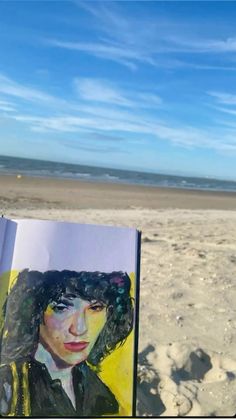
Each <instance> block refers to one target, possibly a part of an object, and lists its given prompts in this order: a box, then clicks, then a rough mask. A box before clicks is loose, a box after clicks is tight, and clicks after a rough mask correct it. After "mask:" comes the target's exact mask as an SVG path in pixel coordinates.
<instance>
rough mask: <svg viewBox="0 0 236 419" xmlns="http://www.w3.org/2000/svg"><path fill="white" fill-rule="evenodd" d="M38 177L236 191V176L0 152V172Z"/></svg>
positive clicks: (2, 173)
mask: <svg viewBox="0 0 236 419" xmlns="http://www.w3.org/2000/svg"><path fill="white" fill-rule="evenodd" d="M18 174H19V175H21V176H24V177H37V178H42V179H55V180H56V179H60V180H75V179H78V180H80V181H87V182H90V183H91V182H92V183H97V184H102V183H107V184H111V185H115V184H117V185H131V186H144V187H148V188H159V189H166V188H168V189H174V190H186V191H187V190H189V191H195V190H196V191H207V192H208V191H214V192H218V191H219V192H234V193H236V180H235V181H234V180H229V179H228V180H223V179H214V178H212V177H195V176H189V175H182V176H181V175H173V174H172V175H171V174H163V173H148V172H142V171H137V170H125V169H115V168H114V169H113V168H105V167H96V166H87V165H81V164H70V163H62V162H50V161H44V160H33V159H23V158H19V157H18V158H17V157H9V156H0V176H1V175H3V176H10V175H12V176H17V175H18Z"/></svg>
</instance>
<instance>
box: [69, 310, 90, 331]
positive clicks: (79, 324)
mask: <svg viewBox="0 0 236 419" xmlns="http://www.w3.org/2000/svg"><path fill="white" fill-rule="evenodd" d="M69 332H70V333H71V334H72V335H74V336H80V335H83V334H84V333H85V332H87V325H86V319H85V314H84V313H79V314H75V315H74V316H73V318H72V322H71V325H70V328H69Z"/></svg>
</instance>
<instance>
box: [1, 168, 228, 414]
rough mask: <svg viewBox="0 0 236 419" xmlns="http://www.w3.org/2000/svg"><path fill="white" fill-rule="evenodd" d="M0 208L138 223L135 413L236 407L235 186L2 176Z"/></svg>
mask: <svg viewBox="0 0 236 419" xmlns="http://www.w3.org/2000/svg"><path fill="white" fill-rule="evenodd" d="M0 210H1V213H2V214H4V215H5V216H6V217H12V218H39V219H51V220H65V221H74V222H80V223H83V222H85V223H95V224H106V225H111V224H112V225H122V226H129V227H136V228H138V229H139V230H141V231H142V258H141V292H140V329H139V330H140V335H139V366H138V402H137V409H138V412H137V413H138V414H139V415H144V416H155V415H163V416H177V415H180V416H193V415H199V416H206V415H211V416H225V415H229V416H232V415H234V414H235V413H236V308H235V301H236V280H235V276H236V193H235V194H234V193H223V192H205V191H204V192H200V191H184V190H177V189H159V188H152V187H142V186H131V185H115V184H105V183H88V182H80V181H77V180H76V181H73V180H54V179H39V178H26V177H21V178H17V177H16V176H0Z"/></svg>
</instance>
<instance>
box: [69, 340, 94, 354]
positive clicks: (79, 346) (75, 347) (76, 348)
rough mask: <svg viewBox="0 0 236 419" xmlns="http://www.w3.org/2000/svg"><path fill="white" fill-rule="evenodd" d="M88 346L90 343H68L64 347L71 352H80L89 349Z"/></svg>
mask: <svg viewBox="0 0 236 419" xmlns="http://www.w3.org/2000/svg"><path fill="white" fill-rule="evenodd" d="M88 344H89V342H67V343H64V346H65V348H66V349H68V350H69V351H71V352H80V351H83V350H84V349H85V348H87V346H88Z"/></svg>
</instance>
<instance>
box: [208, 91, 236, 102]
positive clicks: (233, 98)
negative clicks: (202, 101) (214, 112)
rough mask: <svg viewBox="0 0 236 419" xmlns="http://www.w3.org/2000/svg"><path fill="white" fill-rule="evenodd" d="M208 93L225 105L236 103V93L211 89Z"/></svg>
mask: <svg viewBox="0 0 236 419" xmlns="http://www.w3.org/2000/svg"><path fill="white" fill-rule="evenodd" d="M208 94H209V95H210V96H212V97H214V98H215V99H216V100H217V102H218V103H222V104H224V105H236V95H233V94H231V93H225V92H211V91H209V92H208Z"/></svg>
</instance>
